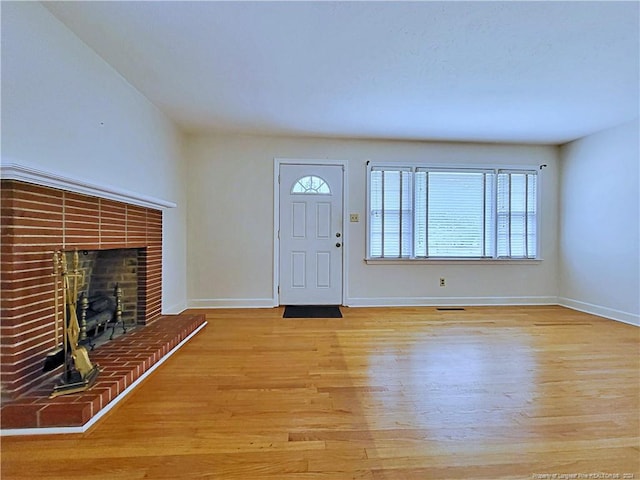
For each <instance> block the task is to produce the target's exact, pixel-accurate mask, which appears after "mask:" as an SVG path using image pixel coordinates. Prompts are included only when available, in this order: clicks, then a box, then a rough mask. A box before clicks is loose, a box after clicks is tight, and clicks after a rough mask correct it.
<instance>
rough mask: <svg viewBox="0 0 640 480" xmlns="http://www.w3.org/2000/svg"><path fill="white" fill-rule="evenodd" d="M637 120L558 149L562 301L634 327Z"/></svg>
mask: <svg viewBox="0 0 640 480" xmlns="http://www.w3.org/2000/svg"><path fill="white" fill-rule="evenodd" d="M639 130H640V125H639V123H638V121H637V120H636V121H635V122H631V123H627V124H625V125H622V126H619V127H616V128H612V129H609V130H605V131H603V132H599V133H596V134H594V135H590V136H588V137H585V138H583V139H580V140H577V141H574V142H571V143H569V144H567V145H564V146H563V147H562V148H561V162H560V164H561V176H560V177H561V184H560V191H561V199H560V205H561V210H560V222H561V230H560V231H561V235H560V243H559V246H560V247H559V248H560V266H561V268H560V297H561V298H560V302H561V303H562V304H564V305H567V306H569V307H572V308H576V309H579V310H584V311H588V312H590V313H594V314H597V315H602V316H605V317H609V318H614V319H617V320H621V321H625V322H629V323H634V324H636V325H640V254H639V251H640V233H639V232H640V227H639V222H640V208H639V206H640V205H639V204H640V193H639V188H638V185H639V180H640V178H639V177H640V171H639V165H640V154H639V145H640V138H639V137H640V135H639V133H638V132H639Z"/></svg>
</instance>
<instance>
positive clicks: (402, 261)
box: [364, 258, 542, 265]
mask: <svg viewBox="0 0 640 480" xmlns="http://www.w3.org/2000/svg"><path fill="white" fill-rule="evenodd" d="M364 261H365V263H366V264H367V265H456V264H457V265H487V264H494V265H495V264H501V263H502V264H504V263H507V264H517V265H533V264H539V263H542V259H541V258H365V259H364Z"/></svg>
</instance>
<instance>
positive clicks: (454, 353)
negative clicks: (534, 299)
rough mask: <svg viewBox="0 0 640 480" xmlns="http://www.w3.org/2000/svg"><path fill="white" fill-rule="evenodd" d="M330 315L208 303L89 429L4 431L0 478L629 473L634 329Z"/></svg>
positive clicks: (455, 316) (285, 479)
mask: <svg viewBox="0 0 640 480" xmlns="http://www.w3.org/2000/svg"><path fill="white" fill-rule="evenodd" d="M343 312H344V316H345V318H343V319H330V320H329V319H282V318H280V317H281V314H282V310H281V309H267V310H211V311H207V312H206V313H207V319H208V322H209V325H208V326H207V327H206V328H205V329H204V330H203V331H202V332H201V333H200V334H198V335H197V336H196V337H195V338H194V339H193V340H192V341H191V342H190V343H188V344H187V345H186V346H184V347H183V348H182V349H181V350H180V351H179V352H178V353H177V354H175V355H174V356H173V357H172V358H171V359H169V360H168V361H167V362H166V363H165V364H164V365H163V366H162V367H161V368H160V369H158V370H157V371H156V372H155V373H154V374H153V375H151V377H150V378H149V379H148V380H147V381H146V382H145V383H144V384H143V385H141V386H140V387H139V388H138V389H137V390H136V391H135V392H134V393H132V394H131V395H130V396H129V397H127V398H126V399H125V400H124V401H123V402H122V403H121V404H120V405H119V406H118V407H117V408H116V409H114V411H112V412H111V413H110V414H109V416H108V417H106V418H105V419H103V420H102V421H101V422H100V423H99V424H97V425H96V426H95V427H94V428H93V429H92V430H90V431H89V432H88V433H86V434H84V435H73V436H48V437H5V438H3V439H2V445H1V448H2V471H1V476H2V479H29V480H33V479H54V478H55V479H69V478H82V479H83V480H84V479H109V480H113V479H126V480H131V479H142V478H146V479H207V478H215V479H247V480H252V479H256V480H266V479H271V480H275V479H278V480H291V479H311V480H317V479H336V480H345V479H353V478H357V479H387V480H396V479H402V480H410V479H420V480H430V479H475V478H482V479H506V478H509V479H511V478H519V479H520V478H521V479H541V478H549V479H551V478H620V479H624V478H627V479H629V478H635V479H638V478H640V464H639V457H640V449H639V446H640V444H639V442H640V440H639V429H640V421H639V413H638V412H639V396H640V392H639V380H640V365H639V355H638V353H639V349H638V347H639V345H640V342H639V335H640V329H638V328H637V327H632V326H629V325H624V324H621V323H617V322H614V321H611V320H605V319H602V318H598V317H594V316H590V315H586V314H582V313H578V312H574V311H571V310H567V309H563V308H560V307H518V308H467V309H466V311H449V312H439V311H437V310H436V309H435V308H379V309H364V308H357V309H356V308H351V309H349V308H344V309H343ZM554 474H556V476H555V477H554V476H553V475H554ZM562 475H565V476H562ZM585 475H589V476H585ZM598 475H599V476H598Z"/></svg>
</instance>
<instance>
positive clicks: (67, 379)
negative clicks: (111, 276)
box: [49, 250, 100, 398]
mask: <svg viewBox="0 0 640 480" xmlns="http://www.w3.org/2000/svg"><path fill="white" fill-rule="evenodd" d="M55 258H56V259H57V260H54V261H59V262H60V265H59V266H60V269H61V272H62V284H63V290H64V307H63V319H64V335H63V340H64V373H63V374H62V378H61V381H60V383H59V384H58V385H56V386H54V387H53V393H51V395H50V396H49V398H54V397H59V396H60V395H69V394H71V393H76V392H83V391H85V390H88V389H89V388H91V387H92V386H93V384H94V383H95V381H96V379H97V378H98V374H99V373H100V370H99V367H98V365H93V364H92V363H91V360H90V359H89V354H88V353H87V349H86V348H84V347H83V346H79V345H78V339H79V337H80V324H79V323H78V315H77V310H76V307H77V305H76V303H77V299H78V279H79V278H80V277H82V274H81V273H80V272H79V271H78V265H79V263H80V262H79V258H78V251H77V250H76V251H75V252H74V256H73V273H69V271H68V269H67V258H66V256H65V254H64V252H60V254H59V255H57V256H56V257H55ZM57 290H58V282H56V292H55V295H56V298H58V295H59V292H58V291H57ZM56 315H57V313H56Z"/></svg>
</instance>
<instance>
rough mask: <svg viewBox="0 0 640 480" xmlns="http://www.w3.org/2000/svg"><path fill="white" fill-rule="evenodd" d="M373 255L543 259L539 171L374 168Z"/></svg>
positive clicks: (371, 188)
mask: <svg viewBox="0 0 640 480" xmlns="http://www.w3.org/2000/svg"><path fill="white" fill-rule="evenodd" d="M368 187H369V190H368V191H369V199H368V201H369V215H368V258H371V259H376V258H401V259H422V258H444V259H446V258H461V259H473V258H536V257H537V224H538V222H537V172H536V170H518V169H511V170H504V169H483V168H481V169H478V168H436V167H429V166H407V167H404V166H369V167H368Z"/></svg>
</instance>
